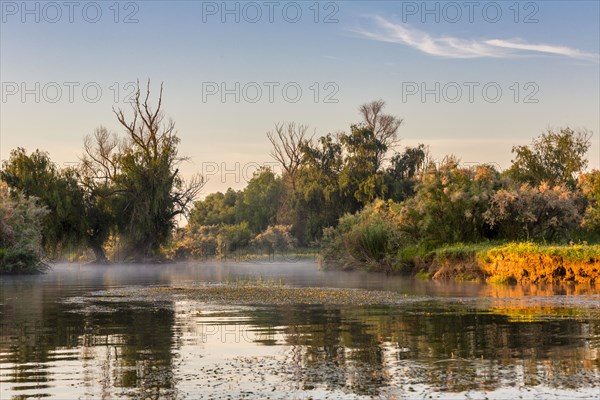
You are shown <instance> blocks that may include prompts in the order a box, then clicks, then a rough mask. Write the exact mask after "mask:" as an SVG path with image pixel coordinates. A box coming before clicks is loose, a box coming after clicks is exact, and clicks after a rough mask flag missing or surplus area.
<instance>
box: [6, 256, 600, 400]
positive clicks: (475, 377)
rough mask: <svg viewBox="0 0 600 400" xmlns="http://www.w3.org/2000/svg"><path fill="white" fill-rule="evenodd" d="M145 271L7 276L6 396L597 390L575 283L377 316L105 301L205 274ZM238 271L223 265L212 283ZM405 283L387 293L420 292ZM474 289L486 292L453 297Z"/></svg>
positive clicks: (586, 393) (596, 335)
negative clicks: (570, 286)
mask: <svg viewBox="0 0 600 400" xmlns="http://www.w3.org/2000/svg"><path fill="white" fill-rule="evenodd" d="M148 268H149V269H148V271H149V272H151V273H147V274H145V275H143V278H141V279H136V278H135V274H133V275H132V274H131V271H130V270H124V273H123V274H120V273H119V272H118V271H119V270H115V269H106V270H104V271H102V270H95V271H87V270H85V271H84V273H82V275H78V276H77V275H73V274H68V273H65V271H57V272H53V273H52V274H50V275H48V276H45V277H31V278H28V279H25V280H3V282H2V284H0V303H1V304H0V312H1V318H2V319H1V328H2V330H1V336H0V383H1V384H0V398H2V399H4V398H28V397H35V398H38V397H53V398H60V399H64V398H80V397H81V398H107V399H108V398H110V399H113V398H152V399H159V398H160V399H163V398H199V397H202V396H204V397H208V396H210V397H212V398H219V397H221V398H226V397H228V396H230V397H233V398H238V397H243V396H247V397H259V398H265V397H271V398H305V397H307V396H312V397H314V398H338V397H339V398H341V397H349V396H350V397H377V396H379V397H382V398H393V397H396V398H421V397H423V396H427V395H431V396H433V397H436V396H438V397H439V396H442V397H447V396H450V395H452V394H460V393H462V394H464V392H490V391H492V392H493V391H496V392H498V393H500V392H501V391H502V390H504V391H507V392H506V393H508V394H507V397H515V396H517V395H524V394H527V393H530V392H529V391H531V393H533V394H532V396H533V397H536V396H538V397H539V396H541V397H544V398H551V397H553V396H554V397H556V398H561V397H565V396H567V397H576V396H579V397H583V398H586V397H588V398H591V397H593V396H595V395H596V394H597V393H600V392H599V390H600V387H599V386H598V382H599V381H600V355H599V354H598V348H599V347H600V308H599V306H598V302H597V301H598V297H597V295H593V293H595V292H594V289H593V288H588V289H573V290H579V291H581V292H582V293H581V295H579V296H562V297H556V298H552V301H548V302H543V301H540V299H541V298H542V297H540V296H545V295H548V294H550V293H548V291H555V290H567V289H556V288H546V289H539V288H538V289H533V288H523V287H512V288H510V287H509V288H498V287H491V286H479V285H477V286H466V288H465V287H463V288H460V287H450V289H449V288H448V287H447V286H441V287H440V290H439V291H436V285H435V284H423V285H421V286H417V287H416V288H415V287H413V288H412V291H411V292H410V293H411V294H415V293H418V294H420V295H422V294H423V293H430V294H432V293H435V294H436V295H435V296H432V297H424V298H422V299H421V300H419V301H407V302H406V303H403V304H400V305H397V306H370V307H348V306H346V307H341V306H325V305H322V306H289V305H288V306H269V307H267V306H234V305H230V306H223V305H216V304H204V303H198V302H193V301H187V300H185V299H182V298H177V297H174V298H173V299H171V300H161V301H138V300H136V299H132V298H128V297H126V296H123V295H122V292H119V291H115V294H114V295H113V296H111V295H106V293H107V292H106V291H105V292H104V294H103V295H102V296H97V295H95V293H96V291H97V290H101V289H104V290H108V293H110V290H112V289H115V288H118V287H123V286H125V287H127V286H129V285H133V284H135V285H139V284H140V282H141V283H143V284H146V285H147V284H160V285H173V284H174V283H178V284H180V283H181V282H189V281H195V280H198V276H197V274H198V272H197V271H194V272H191V275H190V274H189V273H188V272H189V271H188V272H185V273H182V272H181V270H179V274H176V273H171V274H169V273H167V272H166V271H168V270H165V269H162V270H161V269H160V267H155V268H154V269H153V268H151V267H148ZM187 268H189V267H184V270H186V269H187ZM138 272H139V271H138ZM235 273H236V272H235V271H234V272H232V271H231V270H230V271H226V270H225V271H221V272H216V271H212V272H211V274H213V276H211V277H210V279H206V277H204V279H205V280H213V279H214V274H221V278H220V279H225V278H224V276H231V275H232V274H235ZM238 273H241V274H243V273H248V271H247V270H243V271H241V272H238ZM283 273H284V274H288V278H289V277H290V276H293V274H291V273H290V272H289V271H286V270H284V272H283ZM319 274H320V273H318V272H311V273H307V272H306V270H301V271H300V272H299V274H298V275H297V276H295V279H296V283H299V284H302V283H303V284H311V282H312V284H314V282H318V281H319V280H323V279H329V278H323V276H322V275H319ZM190 276H191V277H190ZM307 282H308V283H307ZM363 283H364V282H363ZM338 284H339V285H340V286H341V285H342V284H341V283H340V282H339V279H338ZM346 284H347V282H346ZM389 284H390V283H389V282H388V283H385V282H383V281H381V282H379V283H373V282H371V285H372V286H378V285H389ZM402 285H404V286H402ZM402 285H397V286H396V287H394V288H393V289H392V288H389V290H398V291H402V290H405V288H407V287H409V286H408V285H407V283H406V282H405V281H403V283H402ZM419 285H420V284H419ZM357 286H358V285H357ZM524 290H530V291H533V292H532V293H530V297H526V298H524V299H519V298H518V295H515V293H519V291H524ZM544 290H545V291H544ZM461 291H463V292H466V291H476V292H477V293H486V294H487V296H488V297H486V298H483V299H476V298H471V297H468V296H465V297H456V296H457V293H460V292H461ZM590 294H592V295H590ZM531 295H533V297H532V296H531ZM409 298H410V297H409ZM502 393H504V392H502ZM525 397H526V396H525Z"/></svg>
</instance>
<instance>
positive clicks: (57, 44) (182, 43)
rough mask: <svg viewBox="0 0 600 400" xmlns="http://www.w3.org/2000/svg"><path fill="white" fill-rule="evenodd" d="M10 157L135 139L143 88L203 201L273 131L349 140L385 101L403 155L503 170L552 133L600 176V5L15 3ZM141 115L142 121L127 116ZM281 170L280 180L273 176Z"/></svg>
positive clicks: (3, 55) (250, 166) (1, 31)
mask: <svg viewBox="0 0 600 400" xmlns="http://www.w3.org/2000/svg"><path fill="white" fill-rule="evenodd" d="M0 9H1V13H2V14H1V25H0V81H1V83H2V93H1V97H2V98H1V99H0V100H1V101H0V159H1V160H6V159H7V158H8V157H9V154H10V151H11V149H14V148H16V147H24V148H25V149H27V150H28V151H33V150H35V149H41V150H45V151H48V152H49V153H50V156H51V158H52V159H53V160H54V161H55V162H56V163H58V164H59V165H71V164H74V163H77V162H78V160H79V156H80V155H81V153H82V144H83V138H84V137H85V135H87V134H91V133H93V132H94V130H95V129H96V128H98V127H99V126H105V127H106V128H108V129H109V130H111V131H114V132H116V133H118V134H123V132H122V130H121V129H120V127H119V125H118V122H117V119H116V117H115V115H114V113H113V109H119V108H121V109H123V110H125V111H129V110H130V108H129V107H130V104H129V103H128V100H129V98H130V96H131V93H132V91H133V89H134V87H135V82H137V81H138V80H139V81H140V82H141V84H142V85H144V86H145V85H146V82H147V80H148V79H150V84H151V91H152V92H151V96H152V98H154V99H156V96H157V93H158V90H159V87H160V84H161V83H162V84H163V85H164V94H163V107H164V110H165V115H166V116H167V117H168V118H172V119H173V121H175V124H176V127H177V131H178V134H179V137H180V138H181V145H180V155H182V156H187V157H188V158H189V161H188V162H186V163H185V164H183V165H182V167H181V171H182V173H183V175H184V176H185V177H189V176H191V175H192V174H193V173H194V172H200V173H203V174H204V175H205V177H206V178H207V179H208V183H207V185H206V186H205V188H204V192H203V195H206V194H208V193H210V192H214V191H217V190H220V191H223V190H226V189H227V188H228V187H233V188H235V189H241V188H243V187H244V186H245V184H246V182H247V180H248V179H250V178H251V177H252V174H253V172H254V171H256V169H257V168H258V167H259V166H265V165H266V166H273V167H274V164H273V163H274V161H273V160H272V159H271V158H270V157H269V151H270V143H269V141H268V139H267V136H266V133H267V132H269V131H272V130H273V129H274V127H275V124H276V123H283V122H296V123H301V124H305V125H308V126H309V132H310V133H311V134H315V135H316V136H321V135H325V134H327V133H336V132H343V131H345V132H348V130H349V127H350V124H352V123H357V122H360V115H359V114H358V107H359V106H360V105H361V104H363V103H367V102H370V101H372V100H376V99H382V100H384V101H385V102H386V109H385V110H386V112H387V113H390V114H394V115H396V116H398V117H401V118H403V124H402V126H401V127H400V129H399V131H398V133H399V137H400V139H401V141H400V145H399V148H398V150H402V149H403V148H404V147H405V146H414V145H417V144H419V143H424V144H427V145H429V146H430V149H431V154H432V155H433V156H434V158H436V159H441V158H443V157H444V156H445V155H447V154H454V155H456V156H457V157H458V158H460V159H461V160H462V162H463V163H464V164H467V165H472V164H477V163H492V164H495V165H496V166H497V167H498V168H499V169H501V170H502V169H505V168H507V167H508V166H509V165H510V162H511V148H512V146H514V145H525V144H529V143H531V140H532V139H533V138H534V137H536V136H538V135H540V134H541V133H543V132H544V131H545V130H547V129H557V128H561V127H567V126H569V127H572V128H575V129H587V130H588V131H590V132H592V133H593V136H592V147H591V149H590V152H589V153H588V158H589V168H600V140H599V135H600V111H599V110H600V58H599V53H600V2H599V1H522V2H517V1H496V2H493V1H484V2H479V1H450V2H438V1H415V2H413V1H320V2H316V1H297V2H293V1H256V2H252V1H250V2H236V1H227V2H223V1H168V2H167V1H122V2H116V1H96V2H93V1H89V2H88V1H82V2H80V1H72V2H66V1H57V2H38V1H27V2H23V1H4V0H2V1H0ZM129 115H131V113H130V114H129ZM275 169H276V168H275Z"/></svg>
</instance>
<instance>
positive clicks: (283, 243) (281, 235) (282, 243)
mask: <svg viewBox="0 0 600 400" xmlns="http://www.w3.org/2000/svg"><path fill="white" fill-rule="evenodd" d="M291 231H292V225H272V226H269V227H268V228H267V229H265V230H264V231H263V232H261V233H259V234H258V235H256V237H255V238H254V240H252V243H253V244H254V245H257V246H262V247H269V248H272V249H274V250H280V251H283V250H291V249H294V248H295V247H296V244H297V241H296V239H295V238H294V237H293V236H292V234H291Z"/></svg>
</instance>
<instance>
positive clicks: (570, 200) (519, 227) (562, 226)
mask: <svg viewBox="0 0 600 400" xmlns="http://www.w3.org/2000/svg"><path fill="white" fill-rule="evenodd" d="M484 218H485V220H486V221H487V222H488V223H489V224H490V226H492V227H493V228H496V229H497V230H498V231H499V234H500V237H502V238H503V239H508V240H526V241H529V240H536V241H556V240H561V239H567V238H569V234H570V233H571V232H572V230H573V229H575V228H576V227H577V226H579V225H580V223H581V219H582V216H581V214H580V212H579V206H578V198H577V194H576V193H574V192H571V191H569V190H568V189H567V188H566V187H565V186H555V187H550V186H548V185H547V184H545V183H542V184H541V185H540V186H538V187H531V186H530V185H529V184H524V185H522V186H521V187H519V188H517V189H501V190H499V191H497V192H496V193H495V194H494V196H493V197H492V200H491V202H490V208H489V210H488V211H486V212H485V214H484Z"/></svg>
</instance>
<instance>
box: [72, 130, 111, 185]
mask: <svg viewBox="0 0 600 400" xmlns="http://www.w3.org/2000/svg"><path fill="white" fill-rule="evenodd" d="M83 151H84V154H83V156H82V157H81V158H80V160H81V172H82V173H83V176H84V177H85V178H86V180H89V181H94V182H97V181H99V182H101V183H104V184H107V183H108V182H109V181H110V180H112V179H114V177H115V176H116V175H117V173H118V171H119V160H118V157H119V154H118V153H119V138H118V137H117V135H116V134H115V133H110V132H108V130H107V129H106V128H105V127H103V126H101V127H99V128H96V130H95V131H94V133H93V134H92V135H86V137H85V138H84V140H83ZM90 183H91V182H90Z"/></svg>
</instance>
